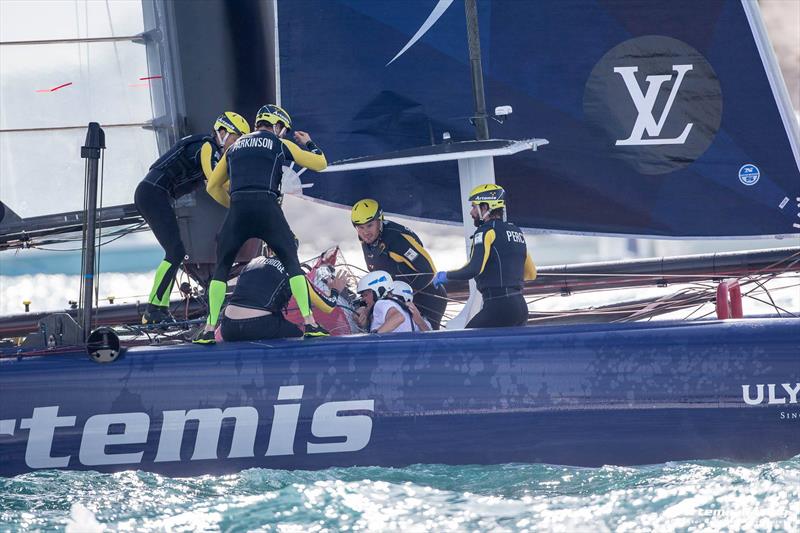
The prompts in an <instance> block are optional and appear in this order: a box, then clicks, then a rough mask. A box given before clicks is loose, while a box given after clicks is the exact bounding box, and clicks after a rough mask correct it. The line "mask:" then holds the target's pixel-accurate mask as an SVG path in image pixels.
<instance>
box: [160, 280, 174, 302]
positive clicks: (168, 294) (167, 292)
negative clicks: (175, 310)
mask: <svg viewBox="0 0 800 533" xmlns="http://www.w3.org/2000/svg"><path fill="white" fill-rule="evenodd" d="M174 283H175V280H172V281H170V282H169V285H168V286H167V290H165V291H164V297H163V298H161V300H160V301H159V302H158V304H157V305H160V306H161V307H169V302H170V297H171V296H172V285H173V284H174Z"/></svg>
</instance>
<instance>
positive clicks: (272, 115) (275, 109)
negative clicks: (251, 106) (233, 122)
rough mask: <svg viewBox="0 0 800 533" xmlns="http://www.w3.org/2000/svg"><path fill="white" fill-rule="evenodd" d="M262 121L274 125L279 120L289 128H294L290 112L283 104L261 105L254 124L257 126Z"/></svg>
mask: <svg viewBox="0 0 800 533" xmlns="http://www.w3.org/2000/svg"><path fill="white" fill-rule="evenodd" d="M261 121H266V122H269V123H270V124H272V125H273V126H274V125H275V124H277V123H278V122H283V125H284V126H286V128H287V129H292V118H291V117H290V116H289V113H287V112H286V110H285V109H284V108H282V107H281V106H277V105H275V104H267V105H263V106H261V109H259V110H258V113H256V120H255V122H254V124H256V126H257V125H258V123H259V122H261Z"/></svg>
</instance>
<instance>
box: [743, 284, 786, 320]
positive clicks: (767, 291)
mask: <svg viewBox="0 0 800 533" xmlns="http://www.w3.org/2000/svg"><path fill="white" fill-rule="evenodd" d="M753 281H754V283H755V284H756V285H757V286H758V287H760V288H761V289H762V290H763V291H764V293H765V294H766V295H767V298H769V301H770V302H772V307H774V308H775V309H776V310H778V309H779V308H778V305H777V304H776V303H775V300H774V299H773V298H772V294H770V292H769V289H767V288H766V287H765V286H764V285H762V284H761V283H759V282H758V281H756V280H753ZM754 291H755V289H754V290H752V291H749V292H747V294H745V296H746V297H748V298H753V299H754V300H756V301H758V299H757V298H756V297H755V296H753V295H752V293H753V292H754ZM789 314H792V313H789ZM778 315H779V316H780V311H778ZM793 316H794V315H793Z"/></svg>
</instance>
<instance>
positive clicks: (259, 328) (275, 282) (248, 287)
mask: <svg viewBox="0 0 800 533" xmlns="http://www.w3.org/2000/svg"><path fill="white" fill-rule="evenodd" d="M346 283H347V277H346V274H345V273H344V272H340V273H339V274H337V275H336V276H334V277H333V278H332V279H331V280H330V289H331V294H330V295H325V294H323V293H322V292H320V291H319V290H318V289H317V288H316V287H315V286H314V284H313V283H308V294H309V298H310V299H311V304H312V305H313V306H314V307H316V308H317V309H319V310H321V311H323V312H325V313H330V312H332V311H333V309H334V308H335V307H336V299H337V298H338V296H339V293H340V292H341V291H342V290H343V289H344V288H345V285H346ZM291 297H292V290H291V287H290V284H289V273H288V272H287V271H286V268H285V267H284V265H283V263H281V261H280V260H279V259H278V258H277V257H275V256H274V255H273V254H272V253H269V254H268V257H256V258H255V259H253V260H251V261H250V262H249V263H248V264H247V266H245V268H244V270H243V271H242V273H241V274H239V279H238V281H237V282H236V287H235V288H234V290H233V295H232V296H231V299H230V302H229V303H228V305H227V306H226V307H225V311H224V312H223V314H222V320H221V326H220V327H221V330H222V331H221V333H222V338H223V339H224V340H226V341H249V340H258V339H279V338H285V337H302V336H303V332H302V331H301V330H300V328H299V327H298V326H296V325H295V324H293V323H292V322H290V321H288V320H286V318H285V317H284V314H283V313H284V311H285V310H286V306H287V305H288V303H289V300H290V298H291Z"/></svg>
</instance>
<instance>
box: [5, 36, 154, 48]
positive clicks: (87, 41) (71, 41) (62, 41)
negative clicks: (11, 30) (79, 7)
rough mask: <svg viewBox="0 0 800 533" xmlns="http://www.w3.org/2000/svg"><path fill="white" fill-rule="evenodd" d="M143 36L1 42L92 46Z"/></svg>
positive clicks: (10, 43) (6, 44)
mask: <svg viewBox="0 0 800 533" xmlns="http://www.w3.org/2000/svg"><path fill="white" fill-rule="evenodd" d="M142 37H143V36H142V35H141V34H139V35H120V36H118V37H115V36H110V37H73V38H66V39H35V40H25V41H0V46H28V45H43V44H84V43H85V44H91V43H113V42H120V41H131V42H133V41H138V40H141V39H142Z"/></svg>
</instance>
